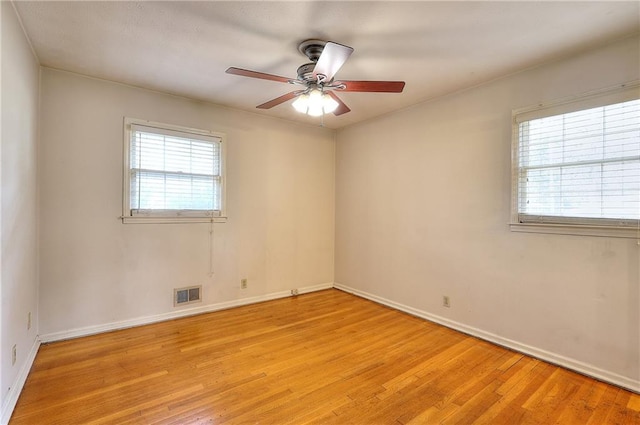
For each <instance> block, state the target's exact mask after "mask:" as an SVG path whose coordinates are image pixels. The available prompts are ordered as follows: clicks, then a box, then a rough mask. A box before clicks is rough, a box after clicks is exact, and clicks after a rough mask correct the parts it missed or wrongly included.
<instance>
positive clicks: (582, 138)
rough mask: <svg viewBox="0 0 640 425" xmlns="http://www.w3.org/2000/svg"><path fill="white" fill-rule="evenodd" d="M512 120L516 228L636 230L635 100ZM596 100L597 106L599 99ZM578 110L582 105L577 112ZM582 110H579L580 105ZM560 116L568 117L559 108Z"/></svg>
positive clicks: (639, 155)
mask: <svg viewBox="0 0 640 425" xmlns="http://www.w3.org/2000/svg"><path fill="white" fill-rule="evenodd" d="M635 97H636V99H632V100H626V101H623V102H617V103H607V104H603V105H601V106H593V99H590V100H589V102H588V103H589V105H588V107H587V108H586V109H579V110H572V111H569V112H564V113H559V114H553V115H548V116H544V115H545V112H547V113H549V112H551V113H555V112H557V111H558V108H549V109H548V110H546V111H545V110H542V111H537V114H536V115H538V117H535V118H531V113H528V114H526V115H525V114H523V115H521V116H518V115H516V123H517V138H518V146H517V158H515V159H514V160H516V161H517V177H516V178H517V199H516V201H515V202H516V204H517V220H518V221H519V222H520V223H527V222H533V223H552V224H553V223H565V224H585V225H598V226H600V225H605V226H623V227H624V226H637V223H638V222H637V220H639V219H640V100H639V99H637V90H636V94H635ZM596 100H597V99H596ZM579 106H580V105H579ZM582 107H584V104H583V105H582ZM563 108H564V109H571V105H569V106H568V107H567V106H566V105H564V106H563Z"/></svg>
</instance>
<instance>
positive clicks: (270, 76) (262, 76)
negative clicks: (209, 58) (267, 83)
mask: <svg viewBox="0 0 640 425" xmlns="http://www.w3.org/2000/svg"><path fill="white" fill-rule="evenodd" d="M225 72H226V73H227V74H233V75H240V76H241V77H251V78H259V79H261V80H271V81H278V82H280V83H288V82H289V81H290V80H291V78H287V77H281V76H279V75H273V74H265V73H264V72H258V71H250V70H248V69H242V68H235V67H233V66H232V67H231V68H229V69H227V70H226V71H225Z"/></svg>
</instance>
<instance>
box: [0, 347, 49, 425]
mask: <svg viewBox="0 0 640 425" xmlns="http://www.w3.org/2000/svg"><path fill="white" fill-rule="evenodd" d="M39 348H40V338H38V337H37V336H36V339H35V340H34V341H33V345H32V346H31V350H30V351H29V354H28V355H27V358H26V360H25V362H24V363H23V364H22V367H21V368H20V372H18V376H16V380H15V382H13V384H12V385H11V388H10V389H9V392H8V394H7V397H6V398H5V400H4V403H3V404H2V414H1V415H0V424H2V425H7V424H8V423H9V419H11V414H12V413H13V409H14V408H15V407H16V403H17V402H18V397H20V393H21V392H22V388H23V387H24V383H25V382H27V376H29V371H30V370H31V366H32V365H33V361H34V360H35V359H36V354H37V353H38V349H39Z"/></svg>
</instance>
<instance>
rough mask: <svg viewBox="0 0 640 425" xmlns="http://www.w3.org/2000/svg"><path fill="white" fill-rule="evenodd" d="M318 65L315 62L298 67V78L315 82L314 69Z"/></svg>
mask: <svg viewBox="0 0 640 425" xmlns="http://www.w3.org/2000/svg"><path fill="white" fill-rule="evenodd" d="M315 67H316V64H315V63H314V62H310V63H305V64H304V65H300V67H298V79H299V80H302V81H306V82H315V81H316V79H315V78H314V76H313V70H314V68H315Z"/></svg>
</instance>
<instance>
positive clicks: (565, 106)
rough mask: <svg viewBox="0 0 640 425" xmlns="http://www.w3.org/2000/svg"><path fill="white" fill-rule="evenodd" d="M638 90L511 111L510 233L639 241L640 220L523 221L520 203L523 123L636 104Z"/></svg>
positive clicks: (621, 88) (634, 85)
mask: <svg viewBox="0 0 640 425" xmlns="http://www.w3.org/2000/svg"><path fill="white" fill-rule="evenodd" d="M639 89H640V80H636V81H632V82H628V83H624V84H620V85H617V86H614V87H608V88H605V89H600V90H594V91H591V92H588V93H584V94H582V95H578V96H571V97H568V98H563V99H557V100H554V101H550V102H546V103H539V104H537V105H534V106H529V107H526V108H521V109H516V110H513V111H512V120H511V122H512V137H511V217H510V223H509V227H510V230H511V231H514V232H527V233H551V234H564V235H585V236H604V237H617V238H633V239H640V220H633V219H631V220H619V219H608V218H601V219H600V218H580V217H560V216H539V217H538V220H534V219H531V218H529V219H528V220H526V221H523V220H521V217H520V212H519V202H518V201H519V195H520V185H519V173H520V168H519V154H520V134H519V133H520V132H519V125H520V123H521V122H524V121H530V120H534V119H538V118H543V117H548V116H553V115H559V114H564V113H569V112H575V111H580V110H586V109H590V108H593V107H598V106H604V105H607V104H613V103H621V102H625V101H629V100H637V99H640V90H639ZM529 217H531V216H529Z"/></svg>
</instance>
